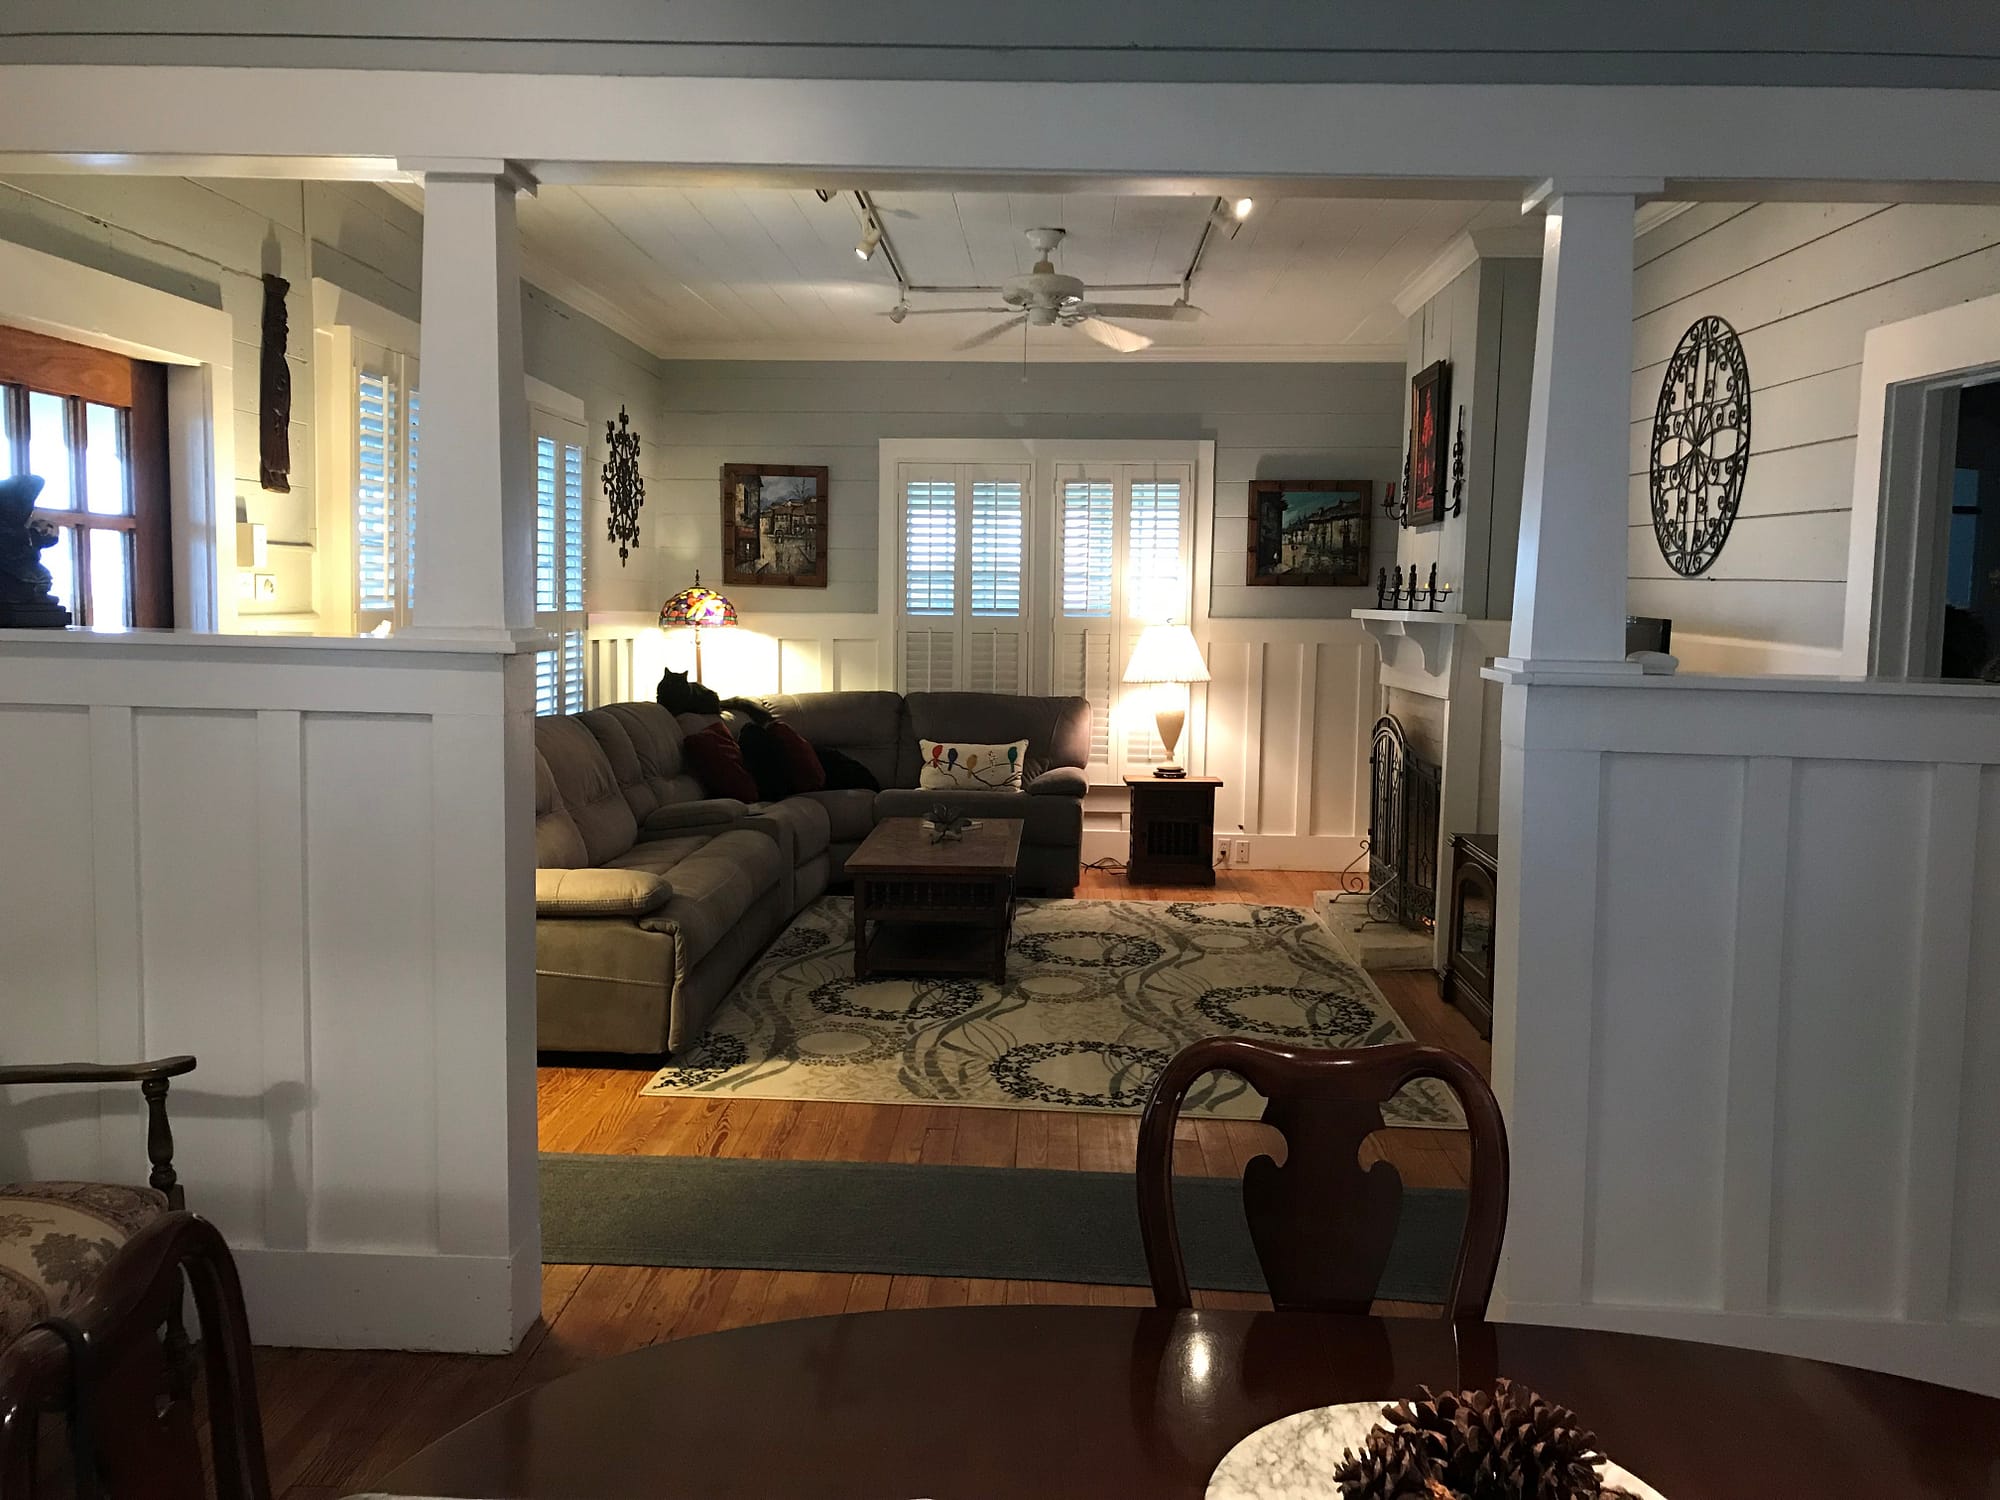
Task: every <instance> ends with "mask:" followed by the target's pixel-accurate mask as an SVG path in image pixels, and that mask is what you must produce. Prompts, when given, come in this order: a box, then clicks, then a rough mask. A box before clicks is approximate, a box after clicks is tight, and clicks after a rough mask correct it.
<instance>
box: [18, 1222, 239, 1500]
mask: <svg viewBox="0 0 2000 1500" xmlns="http://www.w3.org/2000/svg"><path fill="white" fill-rule="evenodd" d="M184 1288H186V1289H191V1290H192V1291H193V1294H194V1306H195V1312H196V1315H197V1318H198V1320H199V1326H200V1333H201V1364H202V1370H203V1374H204V1376H205V1379H204V1380H203V1382H202V1385H203V1387H204V1389H202V1390H201V1391H200V1392H199V1393H198V1394H199V1398H200V1400H201V1401H202V1402H204V1403H205V1404H206V1407H207V1412H208V1444H207V1448H208V1456H209V1458H210V1460H211V1461H212V1463H211V1464H207V1465H205V1464H204V1459H203V1452H202V1447H203V1445H202V1442H201V1434H200V1432H199V1430H198V1428H197V1425H196V1409H197V1392H195V1391H190V1390H186V1389H183V1388H181V1385H180V1382H178V1381H177V1380H176V1379H175V1378H174V1372H173V1370H172V1369H171V1368H170V1363H171V1359H170V1355H169V1352H168V1348H167V1335H168V1331H169V1324H170V1314H171V1313H173V1312H176V1311H178V1309H179V1308H180V1305H181V1300H182V1297H183V1296H184V1295H185V1293H184V1290H183V1289H184ZM57 1415H59V1416H61V1417H63V1418H65V1419H66V1420H67V1422H68V1427H69V1437H70V1444H69V1463H68V1465H67V1467H68V1469H69V1471H70V1476H71V1484H70V1486H69V1487H65V1488H59V1489H57V1488H52V1489H51V1491H50V1493H64V1494H71V1493H73V1494H74V1495H75V1496H76V1497H77V1500H139V1497H142V1496H143V1497H145V1500H207V1497H213V1500H270V1495H271V1480H270V1474H269V1471H268V1469H267V1467H266V1464H265V1459H264V1432H263V1423H262V1418H261V1416H260V1414H259V1411H258V1406H257V1385H256V1377H255V1372H254V1370H253V1369H252V1367H251V1362H250V1331H249V1320H248V1318H247V1317H246V1315H245V1313H244V1310H243V1288H242V1284H241V1283H240V1282H239V1281H238V1280H237V1276H236V1262H235V1261H234V1260H233V1259H231V1258H230V1254H229V1247H228V1246H227V1245H225V1244H224V1243H223V1240H222V1236H221V1235H220V1234H219V1233H218V1232H217V1231H216V1229H215V1227H214V1226H213V1225H212V1224H210V1223H209V1222H208V1221H207V1220H206V1219H202V1218H198V1217H197V1216H195V1215H194V1214H191V1213H187V1212H185V1211H176V1212H173V1213H168V1214H165V1215H162V1216H161V1217H160V1218H157V1219H155V1220H153V1222H152V1223H150V1224H148V1225H147V1226H146V1227H145V1228H144V1229H142V1230H140V1231H139V1232H138V1233H137V1234H135V1235H134V1236H133V1237H132V1238H131V1239H129V1240H127V1241H126V1242H125V1244H124V1245H122V1246H121V1247H120V1248H119V1250H118V1252H117V1254H116V1255H114V1256H113V1257H112V1260H111V1263H110V1264H109V1265H108V1266H106V1267H105V1268H104V1271H103V1272H102V1273H101V1274H100V1275H99V1276H98V1277H97V1278H96V1280H95V1281H94V1282H93V1283H92V1285H91V1289H90V1291H89V1292H88V1293H87V1294H86V1295H85V1296H84V1297H83V1298H82V1300H81V1301H79V1302H78V1303H77V1304H76V1305H75V1306H73V1307H72V1308H71V1309H70V1311H69V1313H68V1314H67V1315H66V1316H63V1317H53V1318H49V1319H46V1320H44V1321H43V1322H41V1323H39V1324H37V1325H36V1326H35V1327H34V1328H32V1329H30V1330H29V1331H28V1332H27V1333H24V1334H23V1335H21V1337H19V1338H17V1339H16V1340H15V1341H14V1342H13V1343H11V1344H9V1345H8V1346H7V1348H6V1350H5V1351H4V1352H0V1496H5V1497H6V1500H32V1497H34V1496H36V1495H38V1494H40V1493H42V1491H40V1490H38V1488H37V1486H38V1484H40V1483H42V1482H44V1481H47V1480H52V1479H54V1478H56V1477H58V1476H60V1474H61V1470H62V1468H63V1467H64V1466H63V1465H61V1464H59V1463H55V1462H52V1460H54V1459H55V1458H56V1455H44V1454H42V1453H41V1452H40V1451H39V1439H40V1437H41V1434H42V1426H43V1419H44V1418H45V1417H49V1416H57ZM52 1469H53V1470H54V1471H55V1474H54V1475H52V1474H51V1470H52ZM211 1470H212V1474H211ZM211 1478H212V1484H211Z"/></svg>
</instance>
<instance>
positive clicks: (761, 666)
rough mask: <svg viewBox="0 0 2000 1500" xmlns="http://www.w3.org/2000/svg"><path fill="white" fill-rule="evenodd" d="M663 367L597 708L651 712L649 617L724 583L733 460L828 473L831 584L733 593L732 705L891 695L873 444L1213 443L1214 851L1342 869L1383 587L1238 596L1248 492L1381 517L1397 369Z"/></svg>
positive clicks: (594, 593)
mask: <svg viewBox="0 0 2000 1500" xmlns="http://www.w3.org/2000/svg"><path fill="white" fill-rule="evenodd" d="M663 369H664V385H665V391H666V400H665V404H664V407H663V409H662V411H661V413H660V418H659V433H660V435H659V438H658V439H657V442H656V451H657V453H658V457H657V458H656V460H655V462H656V465H657V468H658V471H659V472H660V473H661V475H662V479H661V481H660V482H659V483H657V484H653V485H649V489H648V496H647V503H646V510H645V512H644V513H643V518H642V526H643V535H642V537H641V556H640V557H639V558H635V559H634V566H633V568H632V569H630V570H629V572H627V573H624V574H621V575H618V576H616V577H615V578H611V579H607V578H606V576H605V574H604V573H603V572H602V571H600V572H599V573H598V574H596V575H595V576H594V577H593V580H592V584H591V598H592V608H593V614H594V615H599V612H600V610H601V611H603V613H602V614H601V615H600V617H599V618H596V619H594V620H593V630H592V633H593V636H594V637H595V644H594V645H593V665H594V671H595V673H596V681H595V682H594V684H593V693H594V695H596V696H597V697H598V698H599V699H608V698H617V697H628V696H645V697H650V696H651V693H652V690H653V683H654V679H655V678H656V677H657V675H658V672H659V667H660V663H661V662H662V660H664V659H666V655H667V652H668V648H667V647H666V645H665V644H664V643H663V642H661V641H660V640H659V638H658V637H657V633H656V632H651V631H650V630H649V628H648V626H647V623H646V622H647V620H648V619H649V618H650V616H652V615H655V614H657V612H658V609H659V602H660V601H661V600H662V599H664V598H666V597H667V596H668V595H669V594H671V593H672V592H674V591H675V590H677V589H680V588H683V587H685V586H686V585H687V584H688V583H689V582H691V581H692V579H693V576H694V573H695V570H696V569H700V570H701V572H702V575H703V577H704V579H706V580H709V581H715V580H717V579H719V577H720V568H721V530H720V526H721V489H720V479H721V468H722V465H723V464H725V463H733V462H758V461H761V462H769V463H783V464H824V465H826V466H827V469H828V503H829V511H830V513H829V517H828V551H829V559H828V566H829V573H830V583H829V586H828V587H827V588H825V589H785V588H732V589H731V590H730V596H731V598H732V599H733V600H734V601H735V603H736V605H737V607H738V609H739V610H740V611H741V613H742V617H743V622H744V624H745V626H746V627H748V631H749V633H751V634H752V635H753V636H755V637H758V638H760V639H759V640H758V646H757V648H756V649H752V650H750V651H748V652H745V653H742V654H740V655H739V656H738V657H737V658H736V659H737V660H738V661H740V662H741V663H742V664H743V666H742V670H741V671H740V673H739V675H738V676H736V677H735V678H731V677H729V676H728V675H726V673H727V671H728V667H727V665H725V664H726V663H728V662H729V661H730V660H731V658H730V656H729V650H730V647H729V646H728V645H727V644H725V645H723V649H722V651H720V652H718V651H717V643H718V642H717V637H715V636H714V635H712V634H711V636H710V637H709V639H708V641H707V642H706V643H705V644H704V647H703V650H704V656H705V658H706V660H707V662H708V667H709V671H708V676H709V680H710V682H711V684H712V685H713V686H715V687H716V688H717V689H718V690H719V691H721V692H723V693H725V694H727V693H729V692H732V691H740V692H775V691H784V692H811V691H816V690H821V689H832V688H836V687H837V688H843V689H846V688H868V687H893V686H895V683H894V671H895V661H894V632H893V620H890V619H885V618H883V617H882V616H881V615H880V614H879V613H878V598H879V586H880V571H879V570H880V568H881V567H882V566H884V565H886V564H885V562H884V560H883V559H881V558H880V556H879V552H880V533H881V515H880V505H881V501H880V494H881V473H880V444H881V442H882V441H883V440H884V439H891V438H896V439H904V440H913V439H922V438H926V437H934V438H938V439H957V438H989V439H990V438H1037V439H1057V440H1060V439H1064V438H1071V439H1076V440H1079V441H1091V442H1093V443H1103V442H1106V441H1115V440H1132V441H1161V440H1165V441H1189V440H1201V439H1206V440H1209V441H1212V442H1213V444H1214V455H1215V458H1214V486H1213V489H1214V501H1213V516H1212V518H1211V520H1210V521H1209V523H1208V526H1207V528H1206V531H1205V532H1202V533H1198V535H1197V537H1196V545H1197V547H1198V548H1201V549H1205V550H1206V554H1207V555H1206V558H1205V562H1206V564H1207V566H1206V568H1205V569H1198V575H1199V574H1201V573H1204V572H1205V574H1206V576H1207V577H1208V578H1209V580H1210V587H1209V589H1208V593H1207V597H1206V604H1207V609H1206V611H1205V613H1206V617H1207V618H1206V621H1205V623H1203V622H1201V621H1200V620H1199V618H1198V620H1197V625H1198V628H1201V629H1203V631H1204V633H1205V635H1206V640H1205V641H1204V644H1205V645H1206V646H1207V648H1208V650H1209V655H1210V666H1211V670H1212V671H1213V672H1214V674H1215V680H1214V681H1213V682H1212V683H1211V684H1210V685H1209V687H1208V688H1207V690H1206V694H1205V700H1206V701H1205V705H1204V704H1203V703H1202V702H1200V701H1198V702H1197V704H1196V706H1195V711H1194V713H1193V714H1192V716H1191V718H1190V729H1189V741H1188V745H1187V749H1188V751H1189V754H1190V757H1191V763H1192V764H1193V765H1195V766H1197V767H1199V766H1202V765H1204V764H1205V765H1206V768H1207V770H1208V771H1209V773H1210V774H1214V775H1219V776H1222V777H1223V778H1224V779H1225V780H1226V781H1227V782H1228V786H1227V787H1226V788H1225V790H1224V792H1223V794H1222V797H1221V799H1220V801H1219V803H1218V809H1217V825H1218V832H1230V833H1233V832H1238V831H1240V832H1242V833H1243V834H1244V835H1245V836H1247V837H1249V838H1250V839H1251V858H1252V861H1253V862H1254V863H1258V864H1264V865H1270V866H1276V867H1285V866H1289V867H1292V868H1324V867H1327V866H1328V865H1329V864H1332V865H1339V864H1343V863H1345V862H1346V861H1347V859H1349V858H1351V857H1352V854H1353V851H1354V848H1355V842H1356V840H1357V838H1358V837H1359V835H1360V834H1361V832H1363V831H1364V830H1365V826H1366V820H1367V808H1366V766H1367V756H1366V750H1365V748H1364V740H1365V736H1366V732H1367V726H1368V723H1369V722H1370V721H1372V718H1373V715H1374V707H1373V705H1374V697H1375V648H1374V646H1373V645H1372V643H1370V642H1369V641H1368V640H1367V638H1366V637H1365V635H1363V633H1362V632H1361V630H1360V628H1359V626H1358V625H1356V624H1355V623H1354V622H1353V621H1352V620H1350V619H1349V618H1348V613H1349V611H1350V610H1352V609H1354V608H1356V607H1358V606H1361V605H1365V604H1369V603H1372V602H1373V598H1374V594H1373V590H1372V588H1371V589H1360V588H1356V589H1289V588H1269V587H1262V588H1252V587H1249V586H1248V585H1247V584H1246V583H1245V582H1244V557H1245V551H1246V548H1247V546H1248V535H1249V483H1250V481H1251V480H1252V479H1258V478H1271V479H1366V480H1368V481H1370V482H1371V483H1372V484H1373V485H1374V486H1375V493H1376V494H1377V496H1379V495H1380V494H1381V491H1382V486H1383V485H1384V484H1386V483H1387V482H1389V481H1390V480H1392V479H1394V478H1396V476H1397V475H1398V473H1399V472H1400V464H1401V449H1400V448H1399V446H1398V443H1399V435H1400V431H1401V422H1402V403H1403V390H1404V379H1403V371H1402V369H1401V367H1400V366H1396V365H1384V364H1379V363H1374V364H1229V363H1212V362H1204V363H1185V364H1153V363H1132V364H1119V363H1115V362H1110V361H1102V362H1091V363H1061V364H1046V365H1031V366H1029V367H1028V369H1027V372H1026V375H1027V378H1026V379H1025V380H1023V378H1022V374H1023V372H1022V370H1021V368H1020V367H1019V366H1013V365H1000V364H992V363H950V362H935V363H934V362H925V363H875V362H860V361H854V362H837V363H817V362H787V361H780V362H750V361H701V362H673V361H669V362H667V363H666V365H665V366H664V367H663ZM1375 546H1376V557H1377V561H1378V565H1386V564H1387V563H1388V562H1389V561H1390V560H1391V559H1392V558H1393V557H1394V555H1395V537H1394V534H1393V530H1392V529H1390V528H1386V527H1383V528H1379V529H1378V530H1377V532H1376V534H1375ZM642 562H643V567H642V566H640V564H641V563H642ZM642 578H650V580H651V588H650V591H642V585H641V584H640V580H641V579H642ZM614 591H615V592H614ZM614 601H617V602H614ZM621 612H622V618H621ZM1201 613H1203V612H1202V611H1197V615H1198V617H1199V615H1200V614H1201ZM749 644H750V643H749V641H744V642H742V643H740V645H741V646H748V645H749ZM1120 665H1121V666H1122V663H1121V664H1120ZM719 669H720V670H719ZM1357 788H1358V790H1357ZM1116 822H1117V812H1116V810H1115V809H1114V810H1112V811H1109V812H1106V813H1105V814H1103V824H1104V825H1105V826H1107V827H1114V828H1115V825H1116ZM1107 836H1108V835H1107ZM1119 838H1120V839H1122V835H1120V836H1119ZM1122 847H1123V846H1122V842H1119V843H1118V848H1117V849H1116V850H1109V849H1107V850H1106V851H1105V852H1122Z"/></svg>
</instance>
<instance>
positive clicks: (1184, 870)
mask: <svg viewBox="0 0 2000 1500" xmlns="http://www.w3.org/2000/svg"><path fill="white" fill-rule="evenodd" d="M1221 786H1222V782H1221V781H1220V780H1219V779H1217V778H1216V777H1213V776H1182V777H1179V778H1177V779H1169V780H1161V779H1159V778H1157V777H1153V776H1127V777H1126V778H1125V787H1126V790H1127V791H1129V792H1130V793H1131V794H1132V842H1131V846H1130V848H1129V849H1128V850H1127V852H1126V859H1125V879H1126V880H1127V881H1128V882H1129V883H1131V884H1133V885H1147V884H1158V885H1214V884H1215V852H1214V851H1215V794H1216V792H1217V791H1218V790H1220V788H1221Z"/></svg>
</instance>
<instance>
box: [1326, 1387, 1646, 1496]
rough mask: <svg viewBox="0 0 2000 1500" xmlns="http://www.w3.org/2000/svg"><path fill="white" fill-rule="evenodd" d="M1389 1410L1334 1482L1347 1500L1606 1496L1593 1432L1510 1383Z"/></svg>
mask: <svg viewBox="0 0 2000 1500" xmlns="http://www.w3.org/2000/svg"><path fill="white" fill-rule="evenodd" d="M1418 1389H1419V1390H1420V1391H1422V1393H1423V1394H1422V1399H1420V1400H1417V1401H1404V1402H1399V1403H1397V1404H1396V1405H1393V1406H1388V1407H1384V1408H1383V1410H1382V1420H1383V1422H1384V1423H1385V1424H1386V1425H1384V1426H1381V1427H1377V1428H1376V1429H1375V1430H1374V1431H1372V1432H1370V1433H1369V1434H1368V1437H1367V1440H1366V1442H1365V1444H1364V1445H1363V1446H1362V1448H1361V1449H1360V1451H1358V1452H1357V1451H1355V1450H1353V1449H1350V1450H1349V1451H1348V1453H1347V1455H1346V1457H1345V1458H1344V1459H1343V1460H1342V1462H1341V1464H1340V1467H1339V1468H1338V1469H1336V1470H1335V1471H1334V1480H1335V1482H1336V1483H1338V1484H1339V1486H1340V1493H1341V1495H1342V1497H1343V1500H1394V1497H1397V1496H1403V1495H1412V1496H1424V1497H1435V1500H1489V1497H1490V1500H1517V1497H1518V1500H1598V1497H1599V1496H1604V1495H1616V1494H1620V1493H1622V1492H1621V1491H1618V1490H1607V1489H1605V1487H1604V1481H1603V1478H1602V1477H1601V1476H1600V1475H1599V1473H1598V1470H1599V1469H1601V1468H1602V1467H1603V1466H1604V1464H1605V1457H1604V1454H1603V1453H1602V1452H1601V1451H1599V1449H1598V1446H1597V1434H1596V1433H1594V1432H1590V1431H1588V1430H1587V1429H1585V1428H1584V1427H1583V1426H1582V1425H1581V1424H1580V1423H1579V1422H1578V1421H1577V1416H1576V1413H1575V1412H1573V1411H1571V1410H1570V1409H1569V1408H1568V1407H1564V1406H1557V1405H1556V1404H1555V1403H1554V1402H1552V1401H1545V1400H1543V1399H1542V1398H1541V1397H1540V1396H1537V1395H1536V1394H1535V1393H1534V1392H1532V1391H1530V1390H1527V1389H1526V1388H1525V1387H1522V1386H1518V1385H1516V1384H1514V1382H1513V1381H1511V1380H1507V1379H1504V1378H1503V1379H1501V1380H1500V1381H1499V1382H1498V1383H1496V1384H1495V1386H1494V1387H1493V1389H1492V1390H1491V1391H1483V1390H1481V1391H1462V1392H1460V1393H1459V1394H1457V1395H1450V1394H1445V1395H1433V1394H1432V1392H1431V1390H1430V1388H1429V1387H1428V1386H1420V1387H1419V1388H1418Z"/></svg>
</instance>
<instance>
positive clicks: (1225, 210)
mask: <svg viewBox="0 0 2000 1500" xmlns="http://www.w3.org/2000/svg"><path fill="white" fill-rule="evenodd" d="M1256 207H1257V200H1256V199H1254V198H1236V199H1229V198H1217V199H1216V200H1215V206H1214V207H1212V208H1211V209H1209V211H1208V222H1209V223H1211V224H1213V225H1214V226H1215V227H1216V228H1217V229H1219V230H1221V231H1222V232H1223V233H1224V234H1226V235H1228V236H1229V237H1230V238H1231V239H1234V238H1235V237H1236V231H1237V230H1239V229H1241V228H1242V227H1243V221H1244V220H1245V219H1247V218H1249V217H1250V214H1251V211H1252V210H1253V209H1255V208H1256Z"/></svg>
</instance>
